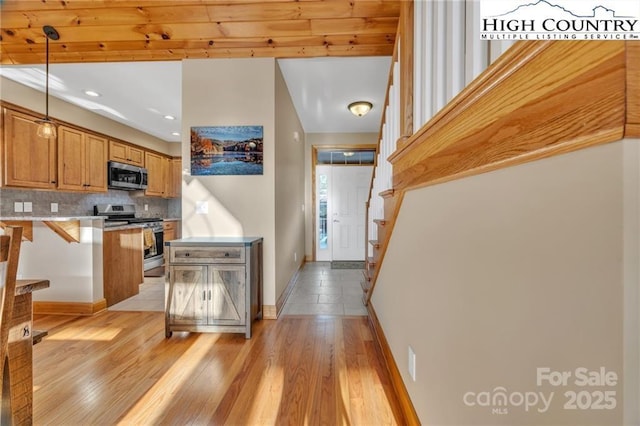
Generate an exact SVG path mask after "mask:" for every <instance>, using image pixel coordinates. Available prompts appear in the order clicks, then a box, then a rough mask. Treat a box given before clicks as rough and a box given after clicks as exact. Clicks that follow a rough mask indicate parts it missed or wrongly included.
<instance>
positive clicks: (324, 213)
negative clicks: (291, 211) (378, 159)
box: [316, 166, 373, 261]
mask: <svg viewBox="0 0 640 426" xmlns="http://www.w3.org/2000/svg"><path fill="white" fill-rule="evenodd" d="M372 170H373V168H372V167H370V166H317V167H316V200H318V206H316V211H317V212H318V217H317V218H316V219H317V220H316V223H317V224H318V225H319V226H317V230H316V241H317V246H316V259H317V260H318V261H332V260H343V261H346V260H354V261H363V260H364V257H365V234H364V229H365V217H366V216H365V203H366V201H367V196H368V192H369V186H370V185H371V173H372Z"/></svg>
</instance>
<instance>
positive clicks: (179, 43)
mask: <svg viewBox="0 0 640 426" xmlns="http://www.w3.org/2000/svg"><path fill="white" fill-rule="evenodd" d="M400 1H401V0H308V1H305V0H302V1H296V0H270V1H260V2H258V1H255V0H254V1H241V0H177V1H169V0H163V1H156V0H138V1H130V0H94V1H75V0H39V1H35V0H2V1H0V35H1V37H2V38H1V41H0V45H1V50H0V53H1V55H2V58H1V63H2V64H36V63H44V62H45V36H44V33H43V32H42V27H43V26H44V25H52V26H54V27H55V28H56V29H57V30H58V32H59V33H60V40H58V41H50V43H49V49H50V62H52V63H64V62H105V61H106V62H121V61H159V60H181V59H185V58H192V59H193V58H239V57H275V58H302V57H318V56H379V55H391V54H392V51H393V45H394V42H395V37H396V29H397V25H398V17H399V15H400Z"/></svg>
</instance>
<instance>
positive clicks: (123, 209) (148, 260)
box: [93, 204, 164, 271]
mask: <svg viewBox="0 0 640 426" xmlns="http://www.w3.org/2000/svg"><path fill="white" fill-rule="evenodd" d="M93 214H94V215H96V216H104V217H105V220H104V226H105V228H112V227H115V226H123V225H130V224H140V226H141V227H142V228H143V229H142V232H143V247H144V270H145V271H147V270H149V269H152V268H155V267H157V266H162V264H163V262H164V259H163V253H164V230H163V226H162V219H160V218H158V217H136V206H135V205H134V204H96V205H95V206H94V207H93Z"/></svg>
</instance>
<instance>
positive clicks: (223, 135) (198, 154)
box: [191, 126, 263, 176]
mask: <svg viewBox="0 0 640 426" xmlns="http://www.w3.org/2000/svg"><path fill="white" fill-rule="evenodd" d="M262 154H263V128H262V126H201V127H192V128H191V175H192V176H211V175H261V174H263V171H262Z"/></svg>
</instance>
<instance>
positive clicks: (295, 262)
mask: <svg viewBox="0 0 640 426" xmlns="http://www.w3.org/2000/svg"><path fill="white" fill-rule="evenodd" d="M275 96H276V99H275V101H276V104H275V112H276V117H275V119H276V122H275V124H276V137H275V140H276V151H275V172H276V175H275V210H276V211H275V227H276V229H275V239H276V241H275V250H276V300H277V299H278V298H279V297H280V295H281V294H282V293H283V292H284V290H285V289H286V287H287V284H288V283H289V280H290V279H291V277H292V276H293V275H294V274H295V273H296V271H297V270H298V268H299V267H300V265H301V263H302V260H303V259H304V209H303V207H304V131H303V129H302V124H301V123H300V120H299V119H298V114H297V113H296V110H295V107H294V106H293V101H292V100H291V96H290V95H289V90H288V89H287V85H286V83H285V81H284V77H283V76H282V72H281V71H280V67H279V65H278V64H277V63H276V74H275Z"/></svg>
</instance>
